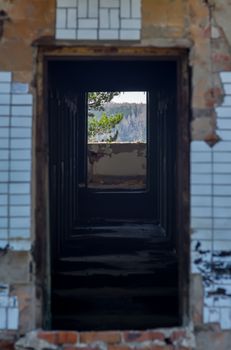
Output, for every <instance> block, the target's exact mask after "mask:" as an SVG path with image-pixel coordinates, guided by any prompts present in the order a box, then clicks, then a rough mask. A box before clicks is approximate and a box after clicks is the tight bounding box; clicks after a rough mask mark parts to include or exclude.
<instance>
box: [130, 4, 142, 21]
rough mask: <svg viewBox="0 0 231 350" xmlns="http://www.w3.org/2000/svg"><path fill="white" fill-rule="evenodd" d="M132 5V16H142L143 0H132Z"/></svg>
mask: <svg viewBox="0 0 231 350" xmlns="http://www.w3.org/2000/svg"><path fill="white" fill-rule="evenodd" d="M131 5H132V17H133V18H140V17H141V1H140V0H131Z"/></svg>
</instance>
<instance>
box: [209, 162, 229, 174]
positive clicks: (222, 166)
mask: <svg viewBox="0 0 231 350" xmlns="http://www.w3.org/2000/svg"><path fill="white" fill-rule="evenodd" d="M213 173H214V174H231V162H230V163H214V164H213Z"/></svg>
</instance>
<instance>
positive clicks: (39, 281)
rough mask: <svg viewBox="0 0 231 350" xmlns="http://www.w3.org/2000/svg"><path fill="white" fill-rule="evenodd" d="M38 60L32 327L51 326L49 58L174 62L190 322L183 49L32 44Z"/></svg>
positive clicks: (183, 312)
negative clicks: (144, 59)
mask: <svg viewBox="0 0 231 350" xmlns="http://www.w3.org/2000/svg"><path fill="white" fill-rule="evenodd" d="M35 45H36V46H37V60H36V73H35V86H36V92H37V99H36V102H37V103H36V118H35V120H34V124H33V179H34V182H33V188H34V191H33V192H34V195H33V228H34V236H35V244H34V248H33V252H32V253H33V257H34V261H35V266H36V305H37V308H36V309H37V310H40V311H37V315H36V320H37V322H36V327H38V328H40V327H43V328H45V329H50V319H51V317H50V316H51V315H50V290H51V284H50V232H49V226H50V225H49V181H48V179H49V174H48V171H49V149H48V125H47V123H48V118H47V69H48V62H49V60H61V59H62V60H63V59H65V60H67V61H68V60H78V58H81V59H83V58H84V59H86V60H94V59H96V58H107V59H108V60H114V59H117V58H121V57H123V58H125V59H126V58H127V59H130V60H132V59H134V60H136V59H137V57H143V58H145V57H149V58H150V57H152V58H153V60H161V61H164V60H174V61H176V62H177V70H178V72H177V80H178V91H177V104H178V115H177V169H176V171H177V176H176V177H177V190H176V193H177V195H176V206H177V217H176V227H177V230H178V232H179V236H178V240H177V242H176V246H177V247H178V251H179V252H181V254H179V291H180V292H179V301H180V302H179V305H180V310H179V311H180V316H181V324H182V326H186V325H188V322H189V271H190V270H189V266H190V264H189V252H190V245H189V242H190V229H189V205H190V204H189V203H190V191H189V145H190V131H189V122H190V109H189V101H190V98H189V67H188V51H187V50H185V49H175V48H173V49H162V48H161V49H159V48H150V47H125V46H109V47H108V46H47V45H46V44H44V43H36V44H35Z"/></svg>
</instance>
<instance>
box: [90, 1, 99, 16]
mask: <svg viewBox="0 0 231 350" xmlns="http://www.w3.org/2000/svg"><path fill="white" fill-rule="evenodd" d="M98 5H99V4H98V0H88V6H89V7H88V16H89V17H90V18H97V17H98Z"/></svg>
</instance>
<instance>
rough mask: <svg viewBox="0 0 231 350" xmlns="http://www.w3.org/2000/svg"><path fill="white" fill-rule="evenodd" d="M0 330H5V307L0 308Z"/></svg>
mask: <svg viewBox="0 0 231 350" xmlns="http://www.w3.org/2000/svg"><path fill="white" fill-rule="evenodd" d="M0 315H1V317H0V329H6V327H7V325H6V319H7V317H6V308H5V307H0Z"/></svg>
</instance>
